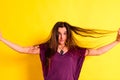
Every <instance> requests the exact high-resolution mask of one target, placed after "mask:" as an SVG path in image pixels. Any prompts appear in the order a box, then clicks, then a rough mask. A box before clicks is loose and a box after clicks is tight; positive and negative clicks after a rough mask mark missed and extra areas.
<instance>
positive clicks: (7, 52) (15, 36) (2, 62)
mask: <svg viewBox="0 0 120 80" xmlns="http://www.w3.org/2000/svg"><path fill="white" fill-rule="evenodd" d="M119 9H120V1H119V0H31V1H30V0H2V1H0V31H1V32H2V34H3V37H4V38H6V39H7V40H9V41H11V42H14V43H16V44H18V45H21V46H30V45H34V44H38V43H41V42H42V41H44V40H46V38H47V37H48V34H49V32H50V30H51V28H52V26H53V25H54V23H55V22H57V21H67V22H69V23H70V24H72V25H75V26H80V27H83V28H95V29H106V30H116V31H117V30H118V28H119V27H120V23H119V22H120V10H119ZM115 38H116V33H115V34H111V35H108V36H106V37H103V38H101V39H91V38H90V39H88V38H85V39H86V41H83V39H81V38H78V39H79V41H81V42H83V43H81V45H84V46H87V47H100V46H102V45H105V44H107V43H110V42H112V41H114V40H115ZM119 49H120V45H117V46H116V47H114V48H113V49H112V50H110V51H109V52H107V53H106V54H103V55H101V56H94V57H93V56H91V57H86V60H85V62H84V65H83V68H82V72H81V76H80V78H79V80H120V76H119V75H120V69H119V68H120V62H119V61H120V58H119V57H120V54H119V53H120V51H119ZM0 80H43V77H42V69H41V63H40V60H39V56H38V55H27V54H19V53H18V52H16V51H13V50H12V49H10V48H9V47H7V46H6V45H4V44H3V43H2V42H0Z"/></svg>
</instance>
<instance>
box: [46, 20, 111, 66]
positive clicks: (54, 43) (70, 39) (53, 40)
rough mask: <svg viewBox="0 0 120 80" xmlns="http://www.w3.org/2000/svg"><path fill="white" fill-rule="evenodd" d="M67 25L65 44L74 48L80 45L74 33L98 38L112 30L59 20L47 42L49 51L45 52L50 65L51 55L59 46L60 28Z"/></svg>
mask: <svg viewBox="0 0 120 80" xmlns="http://www.w3.org/2000/svg"><path fill="white" fill-rule="evenodd" d="M62 27H65V28H66V30H67V40H66V43H65V45H66V46H67V47H68V49H71V48H74V47H76V46H78V45H77V44H76V41H75V37H74V36H73V33H75V34H77V35H80V36H83V37H93V38H98V37H102V36H103V34H106V33H110V32H111V31H106V30H105V31H104V30H102V32H101V30H96V29H83V28H80V27H76V26H72V25H70V24H69V23H67V22H57V23H56V24H55V25H54V27H53V29H52V32H51V36H50V39H49V40H48V41H47V42H46V43H47V47H48V48H47V51H46V53H45V57H46V66H48V65H49V62H50V61H49V60H50V58H51V56H53V55H54V54H55V52H56V51H57V48H58V28H62ZM96 34H99V36H96Z"/></svg>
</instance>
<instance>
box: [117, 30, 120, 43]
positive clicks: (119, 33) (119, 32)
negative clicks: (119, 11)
mask: <svg viewBox="0 0 120 80" xmlns="http://www.w3.org/2000/svg"><path fill="white" fill-rule="evenodd" d="M116 41H118V42H120V28H119V30H118V33H117V39H116Z"/></svg>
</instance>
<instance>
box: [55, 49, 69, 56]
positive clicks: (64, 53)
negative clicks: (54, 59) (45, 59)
mask: <svg viewBox="0 0 120 80" xmlns="http://www.w3.org/2000/svg"><path fill="white" fill-rule="evenodd" d="M68 53H69V50H67V51H66V52H65V53H64V54H62V55H61V54H60V52H58V51H57V54H59V55H61V56H64V55H66V54H68Z"/></svg>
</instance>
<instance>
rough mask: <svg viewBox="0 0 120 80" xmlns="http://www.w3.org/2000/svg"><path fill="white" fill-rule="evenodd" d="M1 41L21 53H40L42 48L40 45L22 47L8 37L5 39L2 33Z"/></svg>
mask: <svg viewBox="0 0 120 80" xmlns="http://www.w3.org/2000/svg"><path fill="white" fill-rule="evenodd" d="M0 41H2V42H3V43H4V44H6V45H7V46H9V47H10V48H12V49H13V50H15V51H17V52H20V53H28V54H39V53H40V48H39V46H30V47H21V46H19V45H17V44H14V43H12V42H10V41H8V40H6V39H4V38H3V37H2V35H1V33H0Z"/></svg>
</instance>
